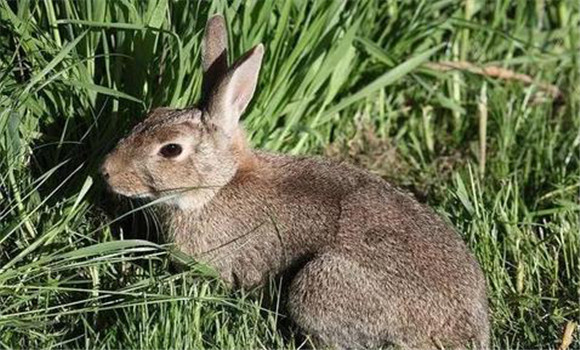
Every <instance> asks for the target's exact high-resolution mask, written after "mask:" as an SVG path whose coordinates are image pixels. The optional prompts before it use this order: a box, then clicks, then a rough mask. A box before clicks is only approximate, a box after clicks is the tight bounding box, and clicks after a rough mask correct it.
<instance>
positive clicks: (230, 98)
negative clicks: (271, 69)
mask: <svg viewBox="0 0 580 350" xmlns="http://www.w3.org/2000/svg"><path fill="white" fill-rule="evenodd" d="M263 56H264V46H263V45H262V44H259V45H257V46H255V47H254V48H253V49H251V50H250V51H248V52H247V53H246V54H245V55H244V56H242V57H241V58H240V59H238V61H236V63H234V65H233V66H232V68H231V69H230V70H229V72H228V74H227V75H226V76H225V78H224V79H223V80H222V81H221V82H220V83H219V85H218V86H217V87H216V89H215V90H214V91H213V92H212V94H211V96H210V98H209V101H208V105H207V107H208V111H209V114H210V119H211V122H212V123H214V124H216V125H218V126H220V127H221V129H222V130H224V131H225V132H226V134H227V135H229V136H231V135H233V133H234V131H235V130H236V128H237V125H238V121H239V120H240V117H241V115H242V113H243V112H244V110H245V109H246V107H247V106H248V104H249V103H250V101H251V100H252V96H253V95H254V91H255V90H256V85H257V83H258V75H259V73H260V66H261V64H262V57H263Z"/></svg>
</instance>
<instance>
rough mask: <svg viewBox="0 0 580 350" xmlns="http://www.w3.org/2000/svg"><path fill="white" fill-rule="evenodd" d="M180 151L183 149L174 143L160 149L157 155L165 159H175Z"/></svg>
mask: <svg viewBox="0 0 580 350" xmlns="http://www.w3.org/2000/svg"><path fill="white" fill-rule="evenodd" d="M181 151H183V149H182V148H181V146H180V145H178V144H176V143H170V144H167V145H165V146H163V147H161V150H160V151H159V153H160V154H161V155H162V156H163V157H165V158H175V157H177V156H178V155H180V154H181Z"/></svg>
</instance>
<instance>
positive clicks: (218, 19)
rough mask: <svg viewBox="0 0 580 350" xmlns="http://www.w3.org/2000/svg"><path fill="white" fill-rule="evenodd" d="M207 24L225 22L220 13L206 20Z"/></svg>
mask: <svg viewBox="0 0 580 350" xmlns="http://www.w3.org/2000/svg"><path fill="white" fill-rule="evenodd" d="M207 22H208V23H212V24H213V23H223V22H225V19H224V16H223V15H222V14H220V13H216V14H214V15H212V16H211V17H210V18H209V19H208V20H207Z"/></svg>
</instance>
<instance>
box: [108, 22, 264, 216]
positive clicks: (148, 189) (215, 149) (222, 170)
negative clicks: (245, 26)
mask: <svg viewBox="0 0 580 350" xmlns="http://www.w3.org/2000/svg"><path fill="white" fill-rule="evenodd" d="M202 51H203V53H202V56H203V57H202V65H203V72H204V79H203V92H202V100H201V103H200V105H199V107H192V108H187V109H170V108H158V109H155V110H153V112H151V113H150V115H149V116H148V117H147V118H146V119H145V120H144V121H143V122H142V123H140V124H139V125H137V126H136V127H135V128H134V129H133V130H132V132H131V134H130V135H129V136H128V137H126V138H124V139H122V140H121V141H120V142H119V143H118V145H117V146H116V147H115V149H114V150H113V151H112V152H111V153H109V154H108V156H107V157H106V159H105V161H104V163H103V165H102V168H101V171H102V174H103V176H104V178H105V179H106V181H107V183H108V184H109V186H110V187H111V189H112V190H113V191H114V192H116V193H118V194H121V195H124V196H128V197H141V198H152V199H156V198H160V197H165V198H167V202H168V203H171V204H174V205H177V206H180V207H182V208H192V207H193V208H195V207H199V206H201V205H203V204H204V203H205V202H207V200H209V199H210V198H211V197H212V196H213V194H215V193H216V192H217V190H219V188H220V187H221V186H224V185H225V184H227V183H228V182H229V181H230V180H231V179H232V178H233V177H234V175H235V174H236V172H237V171H238V170H239V168H240V167H243V166H244V164H245V162H247V161H248V160H247V159H245V158H246V157H248V153H247V152H246V146H245V140H244V137H243V132H242V130H241V128H240V127H239V125H238V121H239V118H240V116H241V114H242V113H243V111H244V109H245V108H246V107H247V105H248V103H249V102H250V100H251V98H252V95H253V94H254V90H255V88H256V84H257V80H258V73H259V70H260V64H261V61H262V56H263V54H264V48H263V46H262V45H261V44H259V45H257V46H256V47H254V48H253V49H251V50H250V51H249V52H247V53H246V54H245V55H244V56H242V57H241V58H240V59H239V60H238V61H237V62H236V63H234V64H233V65H232V66H231V67H228V65H227V32H226V27H225V22H224V19H223V17H221V16H214V17H212V18H211V19H210V20H209V21H208V24H207V27H206V32H205V37H204V40H203V50H202Z"/></svg>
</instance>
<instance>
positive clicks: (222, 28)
mask: <svg viewBox="0 0 580 350" xmlns="http://www.w3.org/2000/svg"><path fill="white" fill-rule="evenodd" d="M201 56H202V58H201V60H202V62H201V64H202V68H203V86H202V104H205V103H207V99H208V98H209V96H210V94H211V93H212V90H213V89H214V88H215V87H216V86H217V84H218V83H219V81H220V80H221V79H222V78H223V77H224V76H225V75H226V73H227V71H228V33H227V29H226V22H225V20H224V17H223V16H222V15H214V16H212V17H211V18H210V19H209V20H208V21H207V25H206V27H205V34H204V37H203V44H202V54H201Z"/></svg>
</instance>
